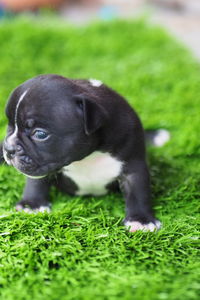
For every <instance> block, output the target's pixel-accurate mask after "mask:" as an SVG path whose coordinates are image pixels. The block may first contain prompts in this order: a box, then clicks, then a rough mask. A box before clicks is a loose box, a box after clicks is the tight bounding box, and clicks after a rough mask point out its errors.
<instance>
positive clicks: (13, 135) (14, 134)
mask: <svg viewBox="0 0 200 300" xmlns="http://www.w3.org/2000/svg"><path fill="white" fill-rule="evenodd" d="M27 92H28V90H26V91H25V92H23V94H22V95H21V96H20V98H19V101H18V103H17V105H16V108H15V130H14V132H13V134H11V135H10V136H9V137H8V138H7V142H8V143H12V141H13V139H15V138H16V136H17V132H18V126H17V113H18V109H19V106H20V103H21V102H22V100H23V99H24V97H25V96H26V94H27Z"/></svg>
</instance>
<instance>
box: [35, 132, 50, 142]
mask: <svg viewBox="0 0 200 300" xmlns="http://www.w3.org/2000/svg"><path fill="white" fill-rule="evenodd" d="M48 137H49V135H48V133H47V132H46V131H44V130H41V129H37V130H35V131H34V132H33V134H32V138H33V139H35V140H39V141H42V140H46V139H47V138H48Z"/></svg>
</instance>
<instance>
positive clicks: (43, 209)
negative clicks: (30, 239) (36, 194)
mask: <svg viewBox="0 0 200 300" xmlns="http://www.w3.org/2000/svg"><path fill="white" fill-rule="evenodd" d="M16 210H17V211H25V212H26V213H29V214H34V213H38V212H47V213H49V212H50V211H51V208H50V207H49V206H40V207H38V208H36V209H31V208H29V207H23V206H22V205H20V204H18V205H17V206H16Z"/></svg>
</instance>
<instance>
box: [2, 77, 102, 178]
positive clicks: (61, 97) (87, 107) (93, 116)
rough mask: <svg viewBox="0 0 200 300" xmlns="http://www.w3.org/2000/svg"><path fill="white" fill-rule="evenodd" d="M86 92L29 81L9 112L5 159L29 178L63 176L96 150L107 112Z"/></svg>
mask: <svg viewBox="0 0 200 300" xmlns="http://www.w3.org/2000/svg"><path fill="white" fill-rule="evenodd" d="M97 102H98V101H96V100H95V97H94V96H92V97H91V95H89V94H88V93H87V90H84V89H83V88H82V87H81V86H79V85H77V84H75V83H74V81H71V80H68V79H66V78H64V77H61V76H57V75H41V76H38V77H36V78H33V79H30V80H28V81H26V82H25V83H24V84H22V85H20V86H19V87H17V88H16V89H15V90H14V91H13V93H12V94H11V96H10V98H9V100H8V104H7V107H6V115H7V118H8V130H7V136H6V138H5V140H4V145H3V152H4V158H5V160H6V162H7V163H8V164H11V165H13V166H14V167H15V168H16V169H18V170H19V171H20V172H22V173H24V174H26V175H28V176H30V177H40V176H41V177H42V176H46V175H48V174H49V173H51V172H55V171H59V170H60V169H61V168H62V167H63V166H66V165H68V164H70V163H71V162H73V161H77V160H80V159H83V158H84V157H85V156H87V155H89V154H90V153H91V152H92V151H94V150H95V147H96V146H97V143H98V134H97V131H98V129H100V127H102V126H103V124H104V122H105V120H106V112H105V110H104V108H103V107H102V106H101V105H99V104H98V103H97Z"/></svg>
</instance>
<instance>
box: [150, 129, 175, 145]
mask: <svg viewBox="0 0 200 300" xmlns="http://www.w3.org/2000/svg"><path fill="white" fill-rule="evenodd" d="M145 140H146V142H147V144H150V145H153V146H155V147H162V146H163V145H164V144H166V143H167V142H168V141H169V140H170V133H169V131H168V130H166V129H158V130H145Z"/></svg>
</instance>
